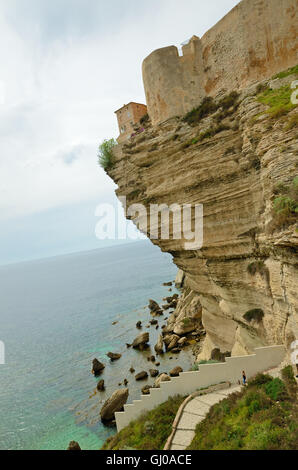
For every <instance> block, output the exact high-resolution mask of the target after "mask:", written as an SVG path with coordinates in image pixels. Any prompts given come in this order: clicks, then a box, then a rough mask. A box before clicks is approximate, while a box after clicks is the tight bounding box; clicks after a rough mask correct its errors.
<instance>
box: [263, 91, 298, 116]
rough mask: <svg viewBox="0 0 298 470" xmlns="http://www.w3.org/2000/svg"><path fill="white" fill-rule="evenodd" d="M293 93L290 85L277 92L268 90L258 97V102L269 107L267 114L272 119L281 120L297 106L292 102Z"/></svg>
mask: <svg viewBox="0 0 298 470" xmlns="http://www.w3.org/2000/svg"><path fill="white" fill-rule="evenodd" d="M293 91H294V90H292V88H291V87H290V85H286V86H283V87H281V88H278V89H277V90H272V89H271V88H267V89H266V90H265V91H263V92H262V93H260V94H259V95H258V101H259V102H260V103H262V104H264V105H266V106H268V107H269V108H268V110H267V111H266V113H267V114H268V115H269V116H270V117H271V118H273V119H279V118H280V117H282V116H284V115H285V114H287V113H288V112H290V111H291V110H292V109H294V108H295V107H296V106H297V105H295V104H293V103H292V102H291V95H292V93H293Z"/></svg>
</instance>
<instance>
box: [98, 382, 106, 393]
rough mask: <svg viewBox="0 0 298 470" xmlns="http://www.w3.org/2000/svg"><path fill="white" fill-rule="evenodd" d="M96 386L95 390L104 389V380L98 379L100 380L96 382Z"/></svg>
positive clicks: (101, 390)
mask: <svg viewBox="0 0 298 470" xmlns="http://www.w3.org/2000/svg"><path fill="white" fill-rule="evenodd" d="M96 388H97V390H98V391H99V392H103V391H104V389H105V381H104V380H100V381H99V382H98V384H97V387H96Z"/></svg>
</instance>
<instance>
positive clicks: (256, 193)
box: [109, 41, 298, 360]
mask: <svg viewBox="0 0 298 470" xmlns="http://www.w3.org/2000/svg"><path fill="white" fill-rule="evenodd" d="M218 44H220V41H219V43H218ZM218 47H219V46H218ZM209 54H210V55H212V52H211V49H210V51H209ZM219 63H220V60H219ZM280 71H281V70H280ZM242 73H243V75H244V76H245V73H246V71H245V69H243V70H242ZM297 78H298V77H297V75H295V74H294V75H292V76H290V77H287V83H288V87H289V84H290V83H291V82H292V81H294V80H295V79H297ZM276 80H277V81H276ZM282 83H283V84H281V82H280V81H279V79H274V86H276V87H277V89H279V88H280V87H281V86H285V85H284V82H282ZM266 86H269V82H267V81H264V82H262V83H260V84H257V83H256V84H255V85H253V86H251V87H250V88H247V89H243V90H241V93H240V95H239V97H237V99H236V100H235V102H234V104H233V105H232V106H231V107H230V108H229V109H228V110H225V109H224V108H223V106H220V105H219V101H218V100H215V101H214V103H215V105H216V107H217V108H216V107H215V109H214V112H211V114H208V113H207V115H206V116H205V117H203V118H201V119H200V120H199V121H197V122H194V123H193V124H192V125H190V124H189V123H187V122H186V121H183V120H182V119H180V118H178V117H175V118H172V119H169V120H167V121H166V122H163V123H161V124H158V125H156V126H154V127H148V129H147V130H146V131H145V132H144V133H143V134H142V136H140V137H137V138H136V139H135V140H133V141H132V142H129V143H127V144H126V145H123V147H120V148H119V149H118V150H117V158H116V159H115V164H114V166H113V168H112V169H111V170H109V175H110V176H111V177H112V179H113V180H114V181H115V182H116V184H117V185H118V190H117V194H118V195H119V196H126V197H127V205H129V204H132V203H140V204H143V205H145V207H146V208H147V210H148V211H149V210H150V203H151V202H152V201H154V203H156V204H163V203H164V204H167V205H168V206H170V205H171V204H173V203H175V204H179V205H180V206H182V205H183V204H189V203H192V204H199V203H202V204H203V207H204V218H203V222H204V241H203V247H202V248H201V249H194V250H189V249H186V246H185V240H184V239H182V240H180V239H178V240H177V239H174V238H173V237H170V239H163V238H161V237H159V238H157V239H152V243H154V244H155V245H157V246H159V247H160V248H161V250H162V251H163V252H169V253H171V254H172V255H173V260H174V263H175V264H176V265H177V267H178V268H180V269H182V270H183V272H184V273H185V275H186V279H185V287H184V292H183V295H182V297H181V298H180V300H179V302H178V306H177V309H176V311H175V312H174V314H173V316H172V317H170V319H169V325H170V326H171V328H170V329H172V330H173V332H174V333H175V334H176V335H178V336H183V335H185V333H186V332H191V331H194V329H195V328H196V326H195V325H197V328H199V329H201V326H200V325H201V323H202V325H203V327H204V329H205V330H206V337H205V340H204V343H203V345H202V348H201V350H200V352H199V356H198V359H200V360H201V359H202V360H203V359H207V360H209V359H210V357H211V354H212V351H213V350H214V349H216V348H218V349H220V352H221V353H227V352H229V353H231V354H232V356H233V355H243V354H248V353H251V352H253V350H254V348H255V347H259V346H265V345H268V344H269V345H270V344H285V345H286V346H287V347H288V346H289V345H290V344H291V342H292V341H294V339H295V338H297V337H298V328H297V325H298V318H297V315H298V314H297V307H298V299H297V285H298V276H297V266H298V259H297V245H298V234H297V232H296V229H295V224H294V223H288V224H286V223H285V224H284V225H280V226H278V225H277V226H274V224H275V223H277V222H278V221H277V216H276V213H275V212H274V208H273V206H274V200H275V198H276V197H277V196H276V191H277V188H278V187H279V185H281V184H282V185H285V186H289V185H291V184H292V182H293V179H294V177H295V176H296V175H297V140H296V132H297V131H296V130H295V126H294V125H292V124H291V122H292V123H294V122H295V119H297V108H294V109H293V110H291V111H290V112H289V113H288V114H283V115H281V116H278V115H277V116H275V117H274V118H271V117H270V115H269V114H268V113H267V110H268V108H267V106H266V105H264V104H262V103H261V102H260V100H259V96H258V94H259V93H260V90H261V89H262V87H266ZM278 87H279V88H278ZM223 97H225V98H226V99H227V100H228V99H229V98H228V97H229V95H223ZM289 97H290V94H289ZM199 103H200V99H199V98H198V104H199ZM295 116H296V118H295ZM219 124H220V126H219ZM210 129H211V131H210ZM136 181H137V187H136ZM169 185H170V188H171V189H170V190H169ZM136 189H138V195H136ZM193 213H194V211H193ZM193 218H194V214H193ZM133 220H134V221H135V222H139V221H140V219H138V220H136V218H134V217H133ZM193 222H194V220H193ZM170 229H171V230H170V232H171V233H170V235H172V232H173V230H172V225H170ZM148 231H149V229H147V233H148ZM254 268H255V269H254ZM255 310H262V311H263V314H264V315H263V317H262V318H261V319H260V321H258V320H255V319H253V317H252V318H251V319H250V320H247V318H248V316H247V315H246V314H247V313H248V312H251V311H255ZM165 330H166V329H163V332H164V333H165Z"/></svg>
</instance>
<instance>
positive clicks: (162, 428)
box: [102, 396, 184, 450]
mask: <svg viewBox="0 0 298 470" xmlns="http://www.w3.org/2000/svg"><path fill="white" fill-rule="evenodd" d="M183 400H184V398H183V397H182V396H176V397H171V398H169V399H168V400H167V401H166V402H165V403H162V404H161V405H159V406H158V407H157V408H155V409H154V410H151V411H149V412H148V413H145V414H144V415H143V416H140V418H138V419H137V420H136V421H134V422H132V423H130V424H129V426H127V427H126V428H124V429H122V431H121V432H120V433H118V434H116V435H115V436H113V437H110V438H109V439H107V441H106V442H105V444H104V446H103V447H102V450H125V449H127V448H130V449H134V450H162V449H163V448H164V446H165V444H166V441H167V439H168V437H169V435H170V434H171V431H172V424H173V422H174V419H175V416H176V414H177V412H178V409H179V407H180V405H181V404H182V402H183Z"/></svg>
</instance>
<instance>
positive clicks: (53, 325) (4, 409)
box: [0, 241, 194, 450]
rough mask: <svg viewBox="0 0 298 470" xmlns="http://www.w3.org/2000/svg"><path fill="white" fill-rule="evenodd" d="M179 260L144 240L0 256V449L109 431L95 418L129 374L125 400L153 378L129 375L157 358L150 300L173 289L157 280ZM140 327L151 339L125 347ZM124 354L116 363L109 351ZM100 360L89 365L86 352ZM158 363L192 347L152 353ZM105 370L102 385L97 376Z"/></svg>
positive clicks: (171, 273) (89, 443) (172, 272)
mask: <svg viewBox="0 0 298 470" xmlns="http://www.w3.org/2000/svg"><path fill="white" fill-rule="evenodd" d="M176 273H177V268H176V266H175V265H174V264H173V262H172V257H171V256H170V255H169V254H165V253H161V251H160V249H159V248H158V247H155V246H153V245H152V244H151V243H150V242H148V241H140V242H137V243H129V244H125V245H120V246H119V245H118V246H114V247H109V248H102V249H99V250H95V251H90V252H83V253H77V254H71V255H64V256H59V257H55V258H48V259H43V260H38V261H29V262H23V263H19V264H12V265H7V266H0V341H1V342H2V343H4V345H5V364H3V365H1V364H0V449H1V450H63V449H66V448H67V447H68V444H69V442H70V441H72V440H74V441H77V442H79V444H80V446H81V448H82V449H84V450H97V449H100V448H101V446H102V445H103V443H104V441H105V440H106V439H107V438H108V437H109V436H111V435H113V434H114V433H115V432H116V429H115V428H113V427H106V426H104V425H103V424H102V423H101V420H100V410H101V407H102V406H103V404H104V402H105V401H106V400H107V399H108V398H109V396H110V395H111V394H112V393H113V392H114V391H115V390H118V389H119V388H123V387H124V385H123V381H124V379H127V380H128V382H129V383H128V389H129V398H128V403H131V402H132V401H133V400H135V399H138V398H139V397H140V394H141V388H142V387H143V386H144V385H146V384H153V381H154V379H151V378H149V379H147V381H143V382H136V381H135V378H134V374H131V373H130V371H129V369H130V368H131V367H133V368H134V369H135V371H136V373H137V372H141V371H142V370H146V371H148V370H149V369H150V368H154V365H153V364H152V363H149V362H148V357H149V356H150V355H152V354H154V345H155V344H156V341H157V337H158V334H160V331H161V326H162V325H164V324H165V323H166V316H167V315H164V316H163V317H160V320H159V325H160V328H159V329H158V330H156V327H155V326H150V328H146V327H147V326H148V325H149V321H150V319H151V317H150V312H149V310H148V307H147V306H148V300H149V299H154V300H156V301H157V302H160V303H164V302H163V301H162V299H163V298H164V297H167V296H169V295H172V294H173V293H175V292H177V291H176V289H175V288H174V287H172V291H171V292H169V289H171V288H170V287H166V286H164V285H163V283H165V282H169V281H173V280H174V279H175V276H176ZM139 320H141V321H142V322H143V329H142V330H141V331H148V332H149V334H150V349H148V350H147V351H144V352H139V351H136V350H133V349H128V348H127V346H126V343H132V341H133V339H134V338H135V337H136V336H137V335H138V334H139V333H140V331H139V330H137V329H136V322H137V321H139ZM109 351H111V352H116V353H120V354H122V357H121V359H120V360H119V361H115V362H113V363H111V362H110V359H109V358H108V357H107V356H106V354H107V353H108V352H109ZM94 358H98V359H99V360H100V361H101V362H104V363H105V365H106V368H105V370H104V372H103V374H102V375H101V377H100V378H95V377H94V376H93V375H92V373H91V368H92V360H93V359H94ZM158 360H159V361H160V363H161V364H160V366H159V367H158V369H159V371H160V372H169V370H170V369H171V368H173V367H175V366H176V365H180V366H182V367H183V369H184V370H190V369H191V367H192V363H193V361H194V358H193V357H192V354H191V351H187V350H186V351H183V352H182V353H181V354H180V355H175V354H169V353H167V354H165V355H164V356H163V357H161V358H160V357H159V358H158ZM100 379H104V380H105V384H106V390H105V391H104V392H97V390H96V385H97V381H98V380H100Z"/></svg>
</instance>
